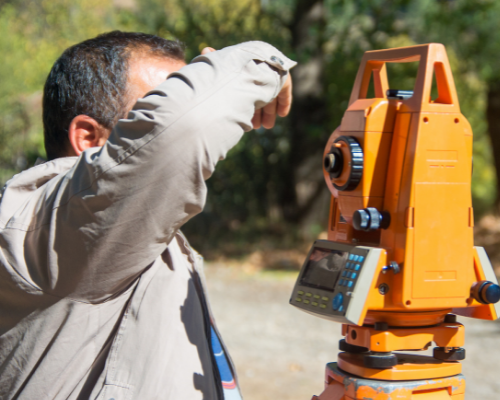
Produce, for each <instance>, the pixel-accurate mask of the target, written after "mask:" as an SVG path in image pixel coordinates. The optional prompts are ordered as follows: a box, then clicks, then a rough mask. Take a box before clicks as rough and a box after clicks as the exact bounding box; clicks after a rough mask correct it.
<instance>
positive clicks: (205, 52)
mask: <svg viewBox="0 0 500 400" xmlns="http://www.w3.org/2000/svg"><path fill="white" fill-rule="evenodd" d="M213 51H216V50H215V49H214V48H213V47H205V48H204V49H203V50H202V51H201V55H205V54H208V53H211V52H213Z"/></svg>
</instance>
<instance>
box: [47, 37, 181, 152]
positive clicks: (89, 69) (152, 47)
mask: <svg viewBox="0 0 500 400" xmlns="http://www.w3.org/2000/svg"><path fill="white" fill-rule="evenodd" d="M135 52H140V53H144V54H147V55H151V56H153V57H168V58H171V59H173V60H178V61H184V46H183V45H182V44H181V43H180V42H178V41H172V40H166V39H163V38H160V37H158V36H154V35H148V34H145V33H136V32H120V31H113V32H109V33H104V34H102V35H99V36H97V37H95V38H93V39H89V40H86V41H84V42H82V43H79V44H76V45H74V46H72V47H70V48H68V49H66V50H65V51H64V53H63V54H62V55H61V57H59V59H58V60H57V61H56V62H55V64H54V66H53V67H52V69H51V71H50V73H49V76H48V77H47V81H46V82H45V86H44V89H43V128H44V137H45V150H46V152H47V158H48V159H49V160H52V159H54V158H57V157H61V156H64V155H65V154H66V153H67V151H68V148H69V138H68V129H69V125H70V123H71V121H72V120H73V118H74V117H76V116H77V115H80V114H84V115H88V116H89V117H92V118H94V119H95V120H96V121H97V122H99V123H100V124H101V125H103V126H104V127H106V128H108V129H111V128H112V127H113V126H114V125H115V124H116V122H117V121H118V119H119V118H123V117H125V112H126V108H125V107H126V105H127V98H126V90H127V75H128V61H129V58H130V55H131V54H134V53H135Z"/></svg>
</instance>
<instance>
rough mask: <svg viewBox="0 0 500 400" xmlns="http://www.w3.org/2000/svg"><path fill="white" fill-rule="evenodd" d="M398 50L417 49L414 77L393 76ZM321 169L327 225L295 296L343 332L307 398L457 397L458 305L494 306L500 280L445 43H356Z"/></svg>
mask: <svg viewBox="0 0 500 400" xmlns="http://www.w3.org/2000/svg"><path fill="white" fill-rule="evenodd" d="M406 62H418V71H417V76H416V80H415V86H414V88H413V91H405V90H398V89H397V88H391V87H390V86H389V83H388V76H387V64H388V63H406ZM433 80H434V82H435V85H434V86H435V90H434V92H436V93H435V94H434V95H433V89H432V88H433ZM370 82H371V83H370ZM370 84H371V85H372V87H373V96H368V89H369V87H370ZM323 174H324V177H325V181H326V184H327V186H328V188H329V190H330V192H331V194H332V197H331V205H330V215H329V220H328V238H327V240H317V241H316V242H315V243H314V245H313V246H312V248H311V250H310V252H309V255H308V256H307V259H306V261H305V263H304V265H303V267H302V270H301V271H300V274H299V277H298V279H297V282H296V284H295V287H294V289H293V292H292V295H291V298H290V303H291V304H292V305H293V306H295V307H298V308H299V309H300V310H302V311H305V312H308V313H310V314H313V315H315V316H318V317H321V318H325V319H329V320H332V321H335V322H340V323H342V334H343V336H344V337H345V338H344V339H342V340H341V341H340V344H339V347H340V350H341V353H340V354H339V355H338V360H337V362H334V363H330V364H327V367H326V375H325V389H324V392H323V393H322V394H321V395H319V396H313V400H358V399H359V400H361V399H363V400H367V399H384V400H393V399H394V400H395V399H398V400H403V399H405V400H410V399H411V400H415V399H418V400H424V399H425V400H445V399H453V400H463V399H464V393H465V379H464V377H463V375H462V374H461V364H460V361H461V360H463V359H464V358H465V349H464V347H463V346H464V327H463V325H462V324H460V323H459V322H457V315H458V316H464V317H471V318H479V319H484V320H495V319H497V318H498V317H499V316H500V308H499V307H498V304H497V303H498V301H499V300H500V287H499V286H498V284H497V283H498V282H497V279H496V277H495V273H494V271H493V268H492V266H491V263H490V261H489V259H488V256H487V255H486V252H485V251H484V249H483V248H482V247H477V246H474V242H473V227H474V214H473V209H472V200H471V176H472V129H471V126H470V124H469V122H468V121H467V119H466V118H465V117H464V116H463V115H462V114H461V112H460V107H459V103H458V97H457V92H456V88H455V84H454V81H453V76H452V72H451V68H450V64H449V62H448V58H447V55H446V50H445V47H444V46H443V45H441V44H435V43H433V44H426V45H418V46H412V47H405V48H398V49H389V50H377V51H368V52H366V53H365V54H364V56H363V58H362V61H361V65H360V67H359V70H358V73H357V76H356V80H355V82H354V87H353V90H352V93H351V98H350V100H349V106H348V108H347V111H346V112H345V114H344V116H343V119H342V122H341V125H340V126H339V127H338V128H337V129H336V130H335V131H334V132H333V134H332V135H331V137H330V139H329V140H328V142H327V145H326V148H325V152H324V159H323ZM431 346H434V348H433V354H432V356H430V355H427V356H425V355H419V354H418V353H416V352H418V351H422V350H427V349H428V348H430V347H431ZM401 351H403V353H401ZM404 351H406V353H405V352H404ZM408 351H411V352H410V353H408Z"/></svg>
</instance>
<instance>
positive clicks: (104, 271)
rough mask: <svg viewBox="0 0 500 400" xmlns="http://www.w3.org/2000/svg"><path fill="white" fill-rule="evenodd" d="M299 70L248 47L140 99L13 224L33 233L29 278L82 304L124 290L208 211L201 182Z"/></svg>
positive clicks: (265, 49) (263, 47)
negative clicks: (290, 72)
mask: <svg viewBox="0 0 500 400" xmlns="http://www.w3.org/2000/svg"><path fill="white" fill-rule="evenodd" d="M293 65H294V63H293V62H292V61H290V60H289V59H287V58H286V57H285V56H283V54H281V53H280V52H279V51H278V50H276V49H275V48H274V47H272V46H270V45H268V44H265V43H260V42H249V43H243V44H241V45H237V46H232V47H229V48H226V49H223V50H220V51H217V52H212V53H209V54H205V55H202V56H199V57H197V58H196V59H195V60H194V61H193V62H192V63H191V64H190V65H188V66H186V67H184V68H182V69H181V70H180V71H178V72H176V73H174V74H172V75H171V76H170V77H169V79H167V80H166V81H165V82H164V83H162V84H161V85H159V86H158V87H157V88H156V89H155V90H153V91H152V92H150V93H148V95H146V97H145V98H143V99H141V100H139V101H138V102H137V104H136V105H135V107H134V109H133V111H132V112H131V113H130V114H129V116H128V119H124V120H120V121H119V122H118V124H117V125H116V127H115V129H114V130H113V131H112V133H111V136H110V137H109V139H108V141H107V143H106V144H105V145H104V146H103V147H102V148H100V149H90V150H87V151H85V152H84V153H83V154H82V156H81V157H80V158H79V159H78V161H77V163H76V165H75V166H74V167H73V168H72V169H71V170H70V171H69V172H68V173H67V174H65V175H64V176H59V177H57V178H54V179H52V180H51V181H49V182H48V183H47V184H46V185H45V186H44V187H43V190H42V191H39V193H38V197H36V198H35V199H34V200H33V201H31V202H30V204H28V205H27V206H26V207H25V208H24V210H23V212H22V213H20V214H19V216H18V217H17V221H15V220H13V222H14V223H15V222H18V223H21V225H23V224H24V225H29V228H28V229H27V230H26V232H25V249H24V252H25V254H24V259H25V260H26V265H25V266H23V267H22V268H18V270H20V271H23V270H24V271H25V272H24V273H25V274H26V275H27V276H25V277H24V278H25V279H31V280H33V282H34V284H36V285H37V286H39V287H41V288H42V289H43V290H44V291H49V292H51V293H53V294H55V295H57V296H70V297H72V298H75V299H76V300H81V301H101V300H104V299H106V298H108V297H110V296H111V295H113V294H114V293H117V292H118V291H120V290H122V289H123V288H125V287H126V286H127V285H128V284H129V283H130V282H131V281H132V280H133V279H134V278H135V277H137V276H138V275H139V274H140V273H141V272H142V271H143V270H144V269H145V268H147V266H148V265H149V264H150V263H152V262H153V261H154V260H155V259H156V258H157V257H158V256H159V255H160V254H161V253H162V252H163V251H164V250H165V248H166V246H167V244H168V243H169V242H170V240H171V239H172V238H173V235H174V234H175V232H176V230H177V229H179V227H180V226H181V225H182V224H184V223H185V222H186V221H187V220H188V219H189V218H191V217H192V216H194V215H195V214H197V213H199V212H200V211H201V210H202V209H203V206H204V204H205V198H206V185H205V182H204V181H205V180H206V179H207V178H209V177H210V176H211V174H212V172H213V171H214V168H215V165H216V164H217V162H218V161H219V160H221V159H222V158H224V157H225V155H226V153H227V151H228V150H229V149H231V148H232V147H233V146H234V145H235V144H236V143H237V142H238V140H239V139H240V138H241V136H242V134H243V132H244V131H248V130H250V129H251V128H252V117H253V116H254V112H255V110H256V109H260V108H263V107H264V106H265V105H267V104H270V103H271V104H272V101H273V99H275V98H276V97H277V96H278V94H279V93H280V90H281V88H282V86H283V85H284V83H285V82H286V80H287V76H288V70H289V68H291V67H292V66H293ZM282 96H283V94H282ZM253 122H255V121H253ZM12 226H14V225H12ZM17 226H19V224H18V225H17ZM13 234H14V233H13ZM17 234H19V232H18V233H17ZM6 238H7V239H8V235H7V236H6ZM41 254H46V256H44V257H40V255H41ZM15 258H16V259H17V261H16V262H20V263H22V261H23V259H22V257H15Z"/></svg>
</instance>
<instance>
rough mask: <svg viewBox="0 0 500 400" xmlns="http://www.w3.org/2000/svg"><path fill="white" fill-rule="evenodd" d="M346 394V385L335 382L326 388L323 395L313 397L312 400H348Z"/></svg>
mask: <svg viewBox="0 0 500 400" xmlns="http://www.w3.org/2000/svg"><path fill="white" fill-rule="evenodd" d="M344 394H345V392H344V385H342V384H341V383H339V382H337V381H333V382H332V383H330V384H329V385H328V386H327V387H326V388H325V390H324V391H323V393H321V394H320V395H319V396H313V397H312V399H311V400H346V397H345V396H344Z"/></svg>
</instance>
